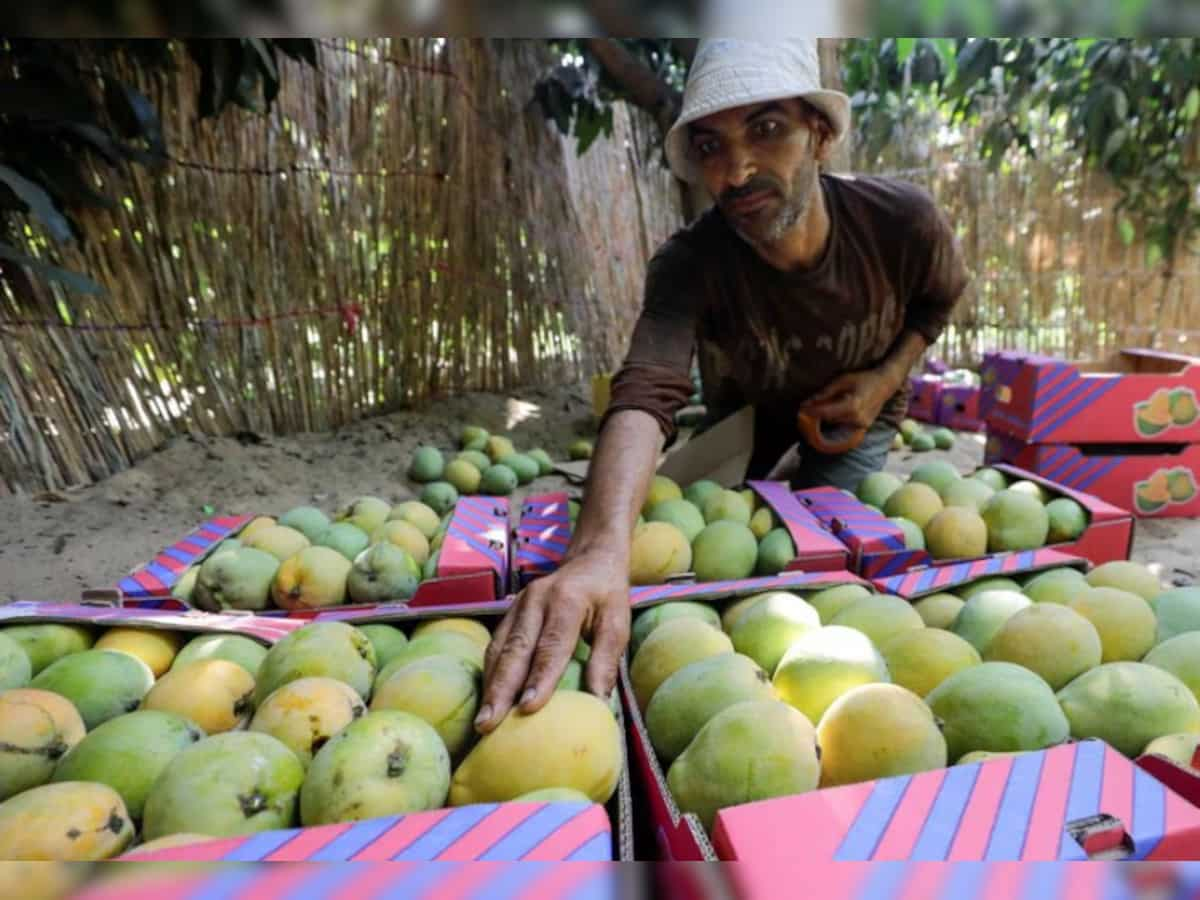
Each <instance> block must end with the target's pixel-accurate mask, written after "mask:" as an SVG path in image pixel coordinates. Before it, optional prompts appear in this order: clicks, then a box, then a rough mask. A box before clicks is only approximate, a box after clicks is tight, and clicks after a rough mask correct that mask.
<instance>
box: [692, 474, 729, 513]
mask: <svg viewBox="0 0 1200 900" xmlns="http://www.w3.org/2000/svg"><path fill="white" fill-rule="evenodd" d="M723 490H725V489H724V488H723V487H721V485H719V484H717V483H716V482H715V481H709V480H707V479H701V480H700V481H693V482H692V483H691V484H689V485H688V486H687V487H686V488H684V489H683V499H684V500H687V501H688V502H689V503H691V504H693V505H694V506H695V507H696V508H697V509H699V510H700V511H701V512H703V511H704V504H705V503H706V502H708V498H709V497H711V496H712V495H713V494H719V493H720V492H721V491H723Z"/></svg>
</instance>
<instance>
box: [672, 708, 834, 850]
mask: <svg viewBox="0 0 1200 900" xmlns="http://www.w3.org/2000/svg"><path fill="white" fill-rule="evenodd" d="M820 768H821V763H820V762H819V761H818V758H817V746H816V739H815V734H814V732H813V726H812V723H811V722H809V721H808V720H807V719H806V718H804V716H803V715H801V714H800V713H799V712H797V711H796V710H794V709H792V708H791V707H790V706H788V705H787V704H786V703H780V702H779V701H778V700H769V699H768V700H748V701H744V702H741V703H734V704H733V705H731V706H727V707H725V708H724V709H722V710H721V711H720V712H718V713H716V714H715V715H714V716H713V717H712V718H711V719H709V721H708V722H706V723H705V724H704V727H702V728H701V729H700V731H699V732H698V733H697V734H696V737H695V739H694V740H693V741H692V742H691V743H690V744H688V746H687V748H686V749H685V750H684V751H683V753H682V754H680V756H679V757H678V758H677V759H676V760H675V761H674V762H673V763H671V767H670V768H669V769H668V770H667V786H668V787H669V788H670V790H671V795H672V796H673V797H674V798H675V802H676V804H677V805H678V806H679V808H680V810H682V811H683V812H685V813H692V814H693V815H695V816H696V817H698V818H699V819H700V821H701V823H702V824H703V825H704V827H705V828H706V829H708V830H709V831H710V832H711V830H712V826H713V820H714V818H715V817H716V814H717V811H718V810H720V809H723V808H725V807H728V806H737V805H738V804H741V803H750V802H751V801H754V800H767V799H770V798H772V797H784V796H789V795H792V794H803V793H807V792H808V791H811V790H814V789H815V788H816V787H817V784H818V779H819V774H820Z"/></svg>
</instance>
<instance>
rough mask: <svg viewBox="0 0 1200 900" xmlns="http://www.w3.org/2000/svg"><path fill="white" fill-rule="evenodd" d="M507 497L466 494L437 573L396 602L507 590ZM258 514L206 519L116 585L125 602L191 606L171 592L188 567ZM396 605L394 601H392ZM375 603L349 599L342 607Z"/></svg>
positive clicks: (479, 598) (486, 596)
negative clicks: (407, 597)
mask: <svg viewBox="0 0 1200 900" xmlns="http://www.w3.org/2000/svg"><path fill="white" fill-rule="evenodd" d="M508 510H509V501H508V498H506V497H463V498H461V499H460V500H459V501H458V503H457V504H456V505H455V507H454V517H453V519H451V521H450V528H449V531H448V532H447V534H446V537H445V540H444V541H443V543H442V549H441V554H440V556H439V557H438V567H437V576H436V577H435V578H432V579H429V580H428V581H424V582H422V583H421V584H420V586H419V587H418V588H417V591H416V593H415V594H413V596H412V597H410V598H409V599H408V600H407V601H405V602H403V603H397V604H394V606H397V607H400V608H405V607H420V606H435V607H441V606H446V605H453V604H461V603H490V602H494V601H496V600H501V599H503V598H504V596H505V594H506V592H507V590H508V553H509V526H508ZM254 518H255V517H254V516H222V517H218V518H215V519H210V520H209V521H207V522H205V523H204V524H202V525H201V526H200V527H199V528H197V529H195V530H194V531H192V532H191V533H190V534H188V535H187V536H186V537H185V538H183V539H182V540H180V541H177V542H176V543H174V544H172V545H171V546H170V547H168V548H167V549H165V550H164V551H163V552H162V553H160V554H158V556H156V557H155V558H154V559H153V560H151V561H150V562H149V563H147V564H146V565H145V566H143V567H141V568H139V569H136V570H135V571H134V572H133V573H131V574H130V575H129V576H127V577H126V578H123V579H121V581H120V583H119V584H118V586H117V589H118V591H119V592H120V594H121V603H122V604H123V605H126V606H135V607H146V608H155V609H188V608H189V607H188V605H187V604H186V603H184V602H183V601H181V600H178V599H176V598H175V597H172V596H171V589H172V588H173V587H174V586H175V583H176V582H177V581H178V580H179V578H180V577H181V576H182V575H183V573H184V572H185V571H186V570H187V568H188V567H189V566H192V565H196V564H198V563H200V562H202V561H203V560H204V558H205V557H206V556H207V555H208V554H209V553H211V552H212V550H213V549H214V548H215V547H216V546H217V544H219V543H220V542H221V541H222V540H224V539H225V538H228V537H236V536H237V534H238V532H239V531H241V529H242V528H244V527H245V526H246V525H247V524H249V523H250V522H251V521H252V520H253V519H254ZM389 605H393V604H389ZM355 607H358V608H366V609H370V608H374V607H373V606H362V605H357V604H350V605H348V606H347V607H344V608H355ZM259 614H260V615H264V616H298V617H300V618H312V616H313V611H312V610H301V611H299V612H296V613H289V612H288V611H287V610H279V609H271V610H264V611H262V612H260V613H259Z"/></svg>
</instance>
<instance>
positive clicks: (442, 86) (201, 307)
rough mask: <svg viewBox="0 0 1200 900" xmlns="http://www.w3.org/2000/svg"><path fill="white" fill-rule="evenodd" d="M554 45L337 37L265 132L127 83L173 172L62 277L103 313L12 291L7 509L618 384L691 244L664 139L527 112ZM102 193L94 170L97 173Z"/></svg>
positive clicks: (0, 447) (114, 219) (60, 256)
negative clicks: (683, 238)
mask: <svg viewBox="0 0 1200 900" xmlns="http://www.w3.org/2000/svg"><path fill="white" fill-rule="evenodd" d="M546 53H547V51H546V49H545V44H544V42H540V41H503V42H500V41H485V40H451V41H442V40H432V39H431V40H386V39H380V40H369V41H365V42H354V41H335V40H322V41H320V43H319V54H320V55H319V61H320V65H319V67H318V68H316V69H313V68H310V67H307V66H303V65H300V64H297V63H293V62H290V61H286V62H283V63H282V66H283V71H282V73H281V74H282V83H283V89H282V91H281V93H280V95H279V97H278V98H277V100H276V103H275V105H274V106H273V108H272V111H271V113H270V114H269V115H265V116H263V115H255V114H253V113H250V112H247V111H243V110H240V109H233V110H229V111H226V112H225V113H223V114H222V115H221V116H220V117H219V118H217V119H215V120H213V119H209V120H204V121H200V120H199V118H198V116H197V108H196V103H197V96H198V87H199V84H198V78H199V73H198V71H196V70H195V68H194V67H193V66H191V65H190V63H189V64H182V63H181V64H180V65H179V66H178V67H176V68H174V69H172V70H169V71H165V72H162V71H154V72H148V71H143V70H141V69H140V68H138V67H137V66H136V64H135V63H133V62H129V63H128V64H125V65H124V67H123V71H122V72H121V74H122V76H123V77H124V78H126V79H128V80H129V81H130V82H131V83H133V84H135V85H136V86H138V87H139V88H140V89H141V90H142V91H143V92H145V93H146V94H147V95H148V96H149V97H150V98H151V99H152V100H154V101H155V104H156V106H157V108H158V109H159V111H160V115H161V116H162V119H163V127H164V131H165V133H166V137H167V140H168V146H169V148H170V150H171V154H172V160H171V162H170V163H169V165H168V166H167V167H166V170H165V171H164V172H161V173H158V174H155V173H151V172H148V171H145V170H135V171H132V172H131V173H129V175H128V176H127V177H125V178H123V179H122V180H121V181H120V182H118V183H111V184H109V185H108V188H109V190H110V192H113V193H115V194H117V195H118V196H119V197H120V198H121V203H120V205H119V206H118V207H117V209H116V210H113V211H101V212H99V213H88V214H87V215H86V216H85V217H84V225H85V232H86V234H87V240H86V242H85V243H84V244H83V245H82V247H80V248H66V249H64V250H61V251H60V252H57V253H56V255H54V256H51V257H50V261H52V262H54V263H56V264H58V265H62V266H66V267H69V268H74V269H75V270H77V271H83V272H87V273H88V274H89V275H91V276H92V277H93V278H95V279H96V280H98V281H99V282H100V283H101V284H102V285H103V286H104V287H105V288H106V290H107V296H105V297H100V298H91V297H85V296H82V295H75V294H70V295H68V294H64V293H62V292H61V291H60V290H59V289H58V288H55V287H52V286H48V285H46V284H45V283H39V284H38V285H36V291H35V294H34V296H33V298H32V299H30V298H22V300H21V301H20V302H18V300H17V298H16V297H15V296H14V295H13V293H12V292H11V291H4V290H3V287H4V285H3V283H2V282H0V338H2V340H0V492H3V491H4V490H7V491H10V492H24V491H31V490H38V489H45V488H51V489H53V488H61V487H67V486H73V485H80V484H86V483H89V482H92V481H96V480H100V479H102V478H104V477H106V476H108V475H110V474H112V473H114V472H116V471H119V470H121V469H123V468H125V467H126V466H128V465H129V464H130V463H132V462H134V461H136V460H137V459H138V458H140V457H142V456H144V455H146V454H148V453H150V452H152V451H153V450H154V449H155V448H156V447H159V446H161V445H162V444H163V443H164V442H165V441H166V440H168V439H170V438H171V437H172V436H173V435H176V434H180V433H183V432H187V431H199V432H206V433H214V434H233V433H237V432H241V431H256V432H268V433H272V432H274V433H280V432H293V431H321V430H326V429H330V428H335V427H338V426H340V425H342V424H345V423H347V422H351V421H354V420H357V419H359V418H361V417H364V416H369V415H372V414H376V413H380V412H385V411H389V410H394V409H398V408H404V407H415V406H422V405H426V404H428V403H430V402H431V401H432V400H434V399H435V398H437V397H439V396H444V395H447V394H452V393H457V392H461V391H467V390H488V391H495V390H509V389H513V388H516V387H519V386H521V385H527V384H539V383H540V384H545V383H552V382H561V381H563V380H572V379H579V378H580V377H582V376H585V375H587V374H590V373H593V372H596V371H606V370H609V369H611V368H612V367H613V366H614V365H616V364H617V363H618V362H619V359H620V356H621V354H622V353H623V349H624V344H625V340H626V336H627V333H628V330H629V328H630V325H631V321H632V318H633V317H634V316H635V314H636V310H637V308H638V307H639V306H640V302H641V281H642V278H643V274H644V267H645V260H646V258H647V257H648V253H647V248H650V247H653V246H655V245H656V244H657V243H658V242H660V241H661V240H663V239H664V238H665V237H666V236H667V235H668V234H669V233H670V231H671V230H672V229H673V228H674V227H676V226H677V225H678V219H677V217H676V215H675V213H674V208H675V203H674V197H673V194H672V187H671V180H670V177H669V176H668V175H667V174H666V172H665V170H664V169H663V168H662V167H661V166H659V165H658V164H657V163H654V164H650V163H649V161H648V159H647V158H646V154H647V153H648V151H647V149H646V148H647V143H648V141H647V136H648V134H649V133H650V128H652V126H649V127H648V126H647V121H648V120H643V116H642V114H640V113H632V112H631V111H630V110H628V109H626V108H625V107H624V106H621V107H619V108H618V110H617V111H616V112H617V115H616V119H615V129H614V135H613V138H612V139H611V140H601V141H598V142H596V144H594V145H593V147H592V148H591V149H590V150H589V152H588V153H587V154H586V155H585V156H584V157H582V158H579V159H577V158H576V154H575V149H574V139H570V140H564V139H563V138H562V137H561V136H559V134H558V133H557V131H556V130H555V129H554V128H553V126H552V125H550V124H549V123H547V121H546V120H545V119H544V118H543V116H542V115H541V113H540V111H539V110H538V109H537V108H536V107H535V106H533V105H532V104H531V103H530V98H531V97H532V96H533V85H534V82H535V80H536V79H537V77H538V76H539V75H540V74H541V73H542V71H543V70H544V69H545V67H546V65H547V64H548V62H549V60H548V59H547V56H546ZM97 174H98V175H99V174H100V173H97Z"/></svg>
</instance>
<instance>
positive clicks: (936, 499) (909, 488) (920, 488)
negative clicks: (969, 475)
mask: <svg viewBox="0 0 1200 900" xmlns="http://www.w3.org/2000/svg"><path fill="white" fill-rule="evenodd" d="M942 508H943V504H942V498H941V497H940V496H938V492H937V491H935V490H934V489H933V488H931V487H930V486H929V485H927V484H923V483H921V482H919V481H910V482H909V483H908V484H906V485H904V486H903V487H902V488H900V489H899V490H898V491H896V492H895V493H894V494H892V495H891V496H890V497H888V499H887V503H885V504H884V505H883V514H884V515H885V516H887V517H888V518H901V519H907V520H908V521H910V522H912V523H913V524H914V525H916V526H917V528H919V529H921V530H924V528H925V526H926V525H928V524H929V522H930V520H932V519H933V517H934V516H936V515H937V514H938V513H940V512H941V511H942Z"/></svg>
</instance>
